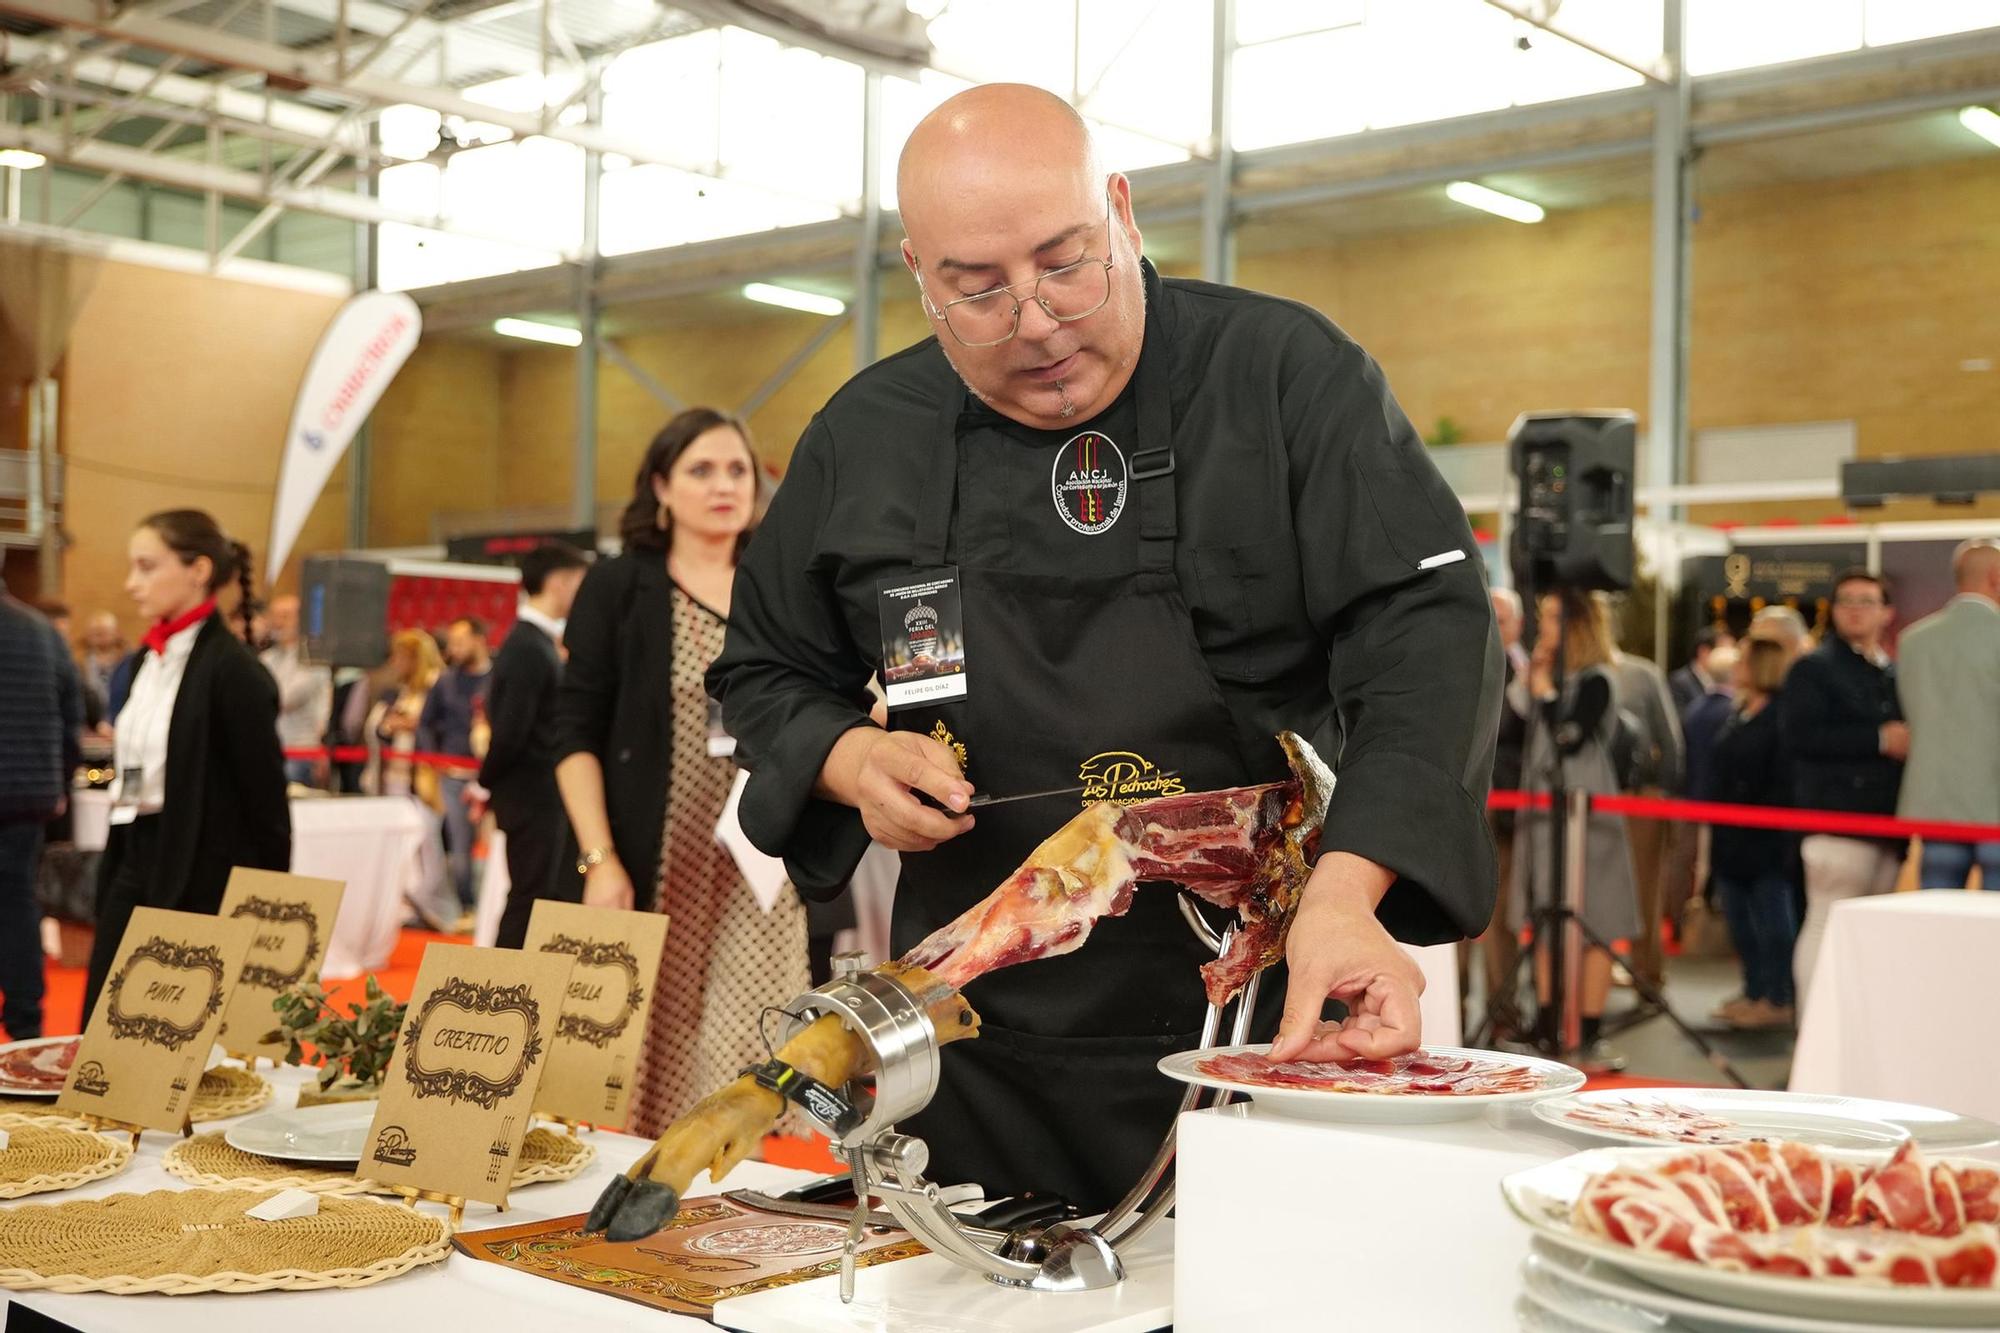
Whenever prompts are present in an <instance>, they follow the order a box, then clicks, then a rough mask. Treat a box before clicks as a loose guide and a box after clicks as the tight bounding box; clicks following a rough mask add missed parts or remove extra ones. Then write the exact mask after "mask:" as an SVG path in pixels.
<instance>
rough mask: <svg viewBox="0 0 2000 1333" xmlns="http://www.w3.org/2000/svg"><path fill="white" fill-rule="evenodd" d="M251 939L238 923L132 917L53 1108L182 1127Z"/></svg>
mask: <svg viewBox="0 0 2000 1333" xmlns="http://www.w3.org/2000/svg"><path fill="white" fill-rule="evenodd" d="M255 933H256V927H255V926H253V925H252V924H251V923H250V922H248V921H243V920H234V921H232V920H229V919H228V918H226V917H216V916H206V915H203V914H201V913H198V912H169V911H167V910H165V909H164V908H159V907H140V908H135V909H133V912H132V921H131V924H130V925H128V926H126V927H125V938H124V939H122V940H120V941H119V943H118V952H117V954H116V955H115V956H114V957H113V958H112V962H111V974H110V976H109V977H108V978H107V979H106V980H105V983H104V993H103V994H102V995H100V996H99V997H98V1000H97V1008H96V1009H95V1010H94V1011H92V1013H91V1015H90V1026H89V1027H88V1028H86V1029H85V1030H84V1034H83V1041H82V1042H81V1043H80V1044H79V1045H78V1046H77V1050H76V1063H75V1064H74V1065H72V1066H71V1067H70V1071H69V1079H68V1081H67V1082H65V1083H64V1084H63V1090H62V1095H61V1096H60V1097H58V1098H56V1106H57V1107H58V1108H59V1109H61V1110H64V1111H77V1112H80V1113H82V1114H85V1115H95V1116H102V1117H104V1118H105V1119H107V1120H116V1121H120V1122H122V1123H124V1124H128V1125H141V1126H144V1127H145V1128H147V1129H165V1130H178V1129H180V1128H181V1127H182V1126H184V1125H185V1124H186V1123H187V1114H188V1107H189V1106H190V1105H191V1104H192V1103H193V1101H194V1093H195V1089H196V1087H197V1086H199V1085H200V1083H201V1071H202V1070H203V1069H205V1068H207V1067H208V1053H209V1051H210V1049H211V1048H213V1046H214V1045H215V1034H216V1032H217V1031H218V1030H219V1029H220V1028H221V1026H222V1010H223V1007H224V1006H225V1005H226V1004H227V1003H228V1002H229V993H230V991H231V990H233V989H234V988H235V985H236V978H237V977H238V976H239V975H241V973H242V971H243V959H244V958H245V957H246V956H247V955H248V954H249V952H250V938H251V936H252V935H254V934H255Z"/></svg>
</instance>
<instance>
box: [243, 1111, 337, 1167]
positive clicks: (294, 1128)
mask: <svg viewBox="0 0 2000 1333" xmlns="http://www.w3.org/2000/svg"><path fill="white" fill-rule="evenodd" d="M374 1123H375V1103H374V1102H335V1103H332V1104H330V1105H327V1106H301V1107H298V1108H296V1109H294V1110H290V1111H266V1112H265V1113H264V1114H263V1115H253V1116H251V1117H250V1118H249V1119H248V1120H241V1121H238V1122H237V1123H236V1124H234V1125H231V1126H230V1127H229V1128H228V1129H226V1130H224V1131H223V1134H222V1140H223V1142H225V1143H227V1144H228V1145H229V1146H230V1147H232V1148H238V1149H241V1150H242V1151H244V1152H248V1153H256V1154H257V1155H258V1156H259V1157H270V1158H275V1159H276V1160H278V1161H280V1162H318V1163H320V1164H322V1165H328V1166H352V1165H354V1164H355V1163H357V1162H359V1161H360V1160H361V1149H362V1147H363V1146H364V1145H366V1144H367V1142H368V1127H369V1126H370V1125H372V1124H374Z"/></svg>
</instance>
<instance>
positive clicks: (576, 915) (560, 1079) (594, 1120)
mask: <svg viewBox="0 0 2000 1333" xmlns="http://www.w3.org/2000/svg"><path fill="white" fill-rule="evenodd" d="M666 942H667V918H666V917H664V916H662V915H660V914H659V913H658V912H620V911H613V910H611V909H609V908H602V907H585V906H584V905H583V904H582V903H564V902H556V901H554V900H553V899H548V898H544V899H542V900H541V901H539V902H537V903H536V904H535V911H534V915H532V916H530V917H529V918H528V936H527V940H526V942H525V943H524V944H523V945H522V948H523V950H524V951H525V952H527V953H550V954H562V955H565V956H567V957H571V958H574V959H575V960H576V970H575V971H574V972H571V973H570V974H569V987H568V989H567V991H566V992H565V993H564V996H563V1005H562V1017H561V1019H560V1020H559V1021H558V1022H557V1024H556V1038H555V1042H554V1043H553V1045H552V1046H551V1047H550V1050H549V1072H548V1073H547V1075H545V1076H544V1077H543V1079H542V1089H541V1091H540V1092H539V1093H537V1094H536V1095H535V1109H536V1110H537V1111H540V1112H541V1113H542V1114H543V1115H549V1116H555V1117H557V1118H558V1119H562V1120H575V1121H583V1122H587V1123H590V1124H602V1125H622V1124H624V1123H625V1116H626V1111H627V1109H628V1108H629V1107H630V1105H631V1101H632V1073H633V1069H634V1067H635V1066H636V1065H637V1064H638V1061H639V1048H640V1047H642V1046H644V1045H645V1043H646V1015H647V1014H649V1013H651V1012H652V1009H653V992H654V988H655V987H656V986H657V984H658V978H659V975H660V951H661V950H662V949H664V948H665V947H666Z"/></svg>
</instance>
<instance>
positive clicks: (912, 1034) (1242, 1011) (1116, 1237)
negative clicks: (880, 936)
mask: <svg viewBox="0 0 2000 1333" xmlns="http://www.w3.org/2000/svg"><path fill="white" fill-rule="evenodd" d="M1310 827H1314V828H1316V827H1317V821H1315V822H1314V824H1313V825H1311V826H1310ZM1287 836H1290V835H1289V834H1288V835H1287ZM1181 913H1182V915H1183V916H1185V917H1186V918H1187V920H1188V924H1189V925H1190V926H1191V927H1192V928H1193V929H1194V931H1195V933H1196V935H1197V936H1199V937H1200V938H1201V939H1202V940H1203V942H1204V943H1206V944H1208V945H1209V946H1210V947H1211V948H1213V949H1215V951H1216V953H1217V954H1218V955H1220V954H1221V953H1222V952H1223V951H1224V950H1226V949H1227V948H1228V945H1229V941H1230V938H1231V936H1232V935H1234V933H1235V925H1234V924H1233V923H1232V924H1231V925H1229V926H1228V927H1226V928H1224V930H1223V931H1222V932H1221V933H1220V934H1218V933H1217V932H1216V931H1215V930H1214V929H1213V928H1212V927H1210V926H1209V924H1208V922H1207V921H1205V920H1203V918H1202V916H1201V913H1200V912H1199V911H1198V910H1197V909H1196V908H1195V906H1194V904H1193V902H1192V901H1191V900H1190V899H1188V898H1187V897H1186V896H1183V897H1182V898H1181ZM836 970H837V972H838V975H836V976H835V977H834V979H833V980H832V981H829V982H827V983H826V984H825V985H823V986H818V987H815V988H814V989H812V990H809V991H807V992H806V993H805V994H803V995H801V996H799V997H798V998H797V999H796V1000H793V1001H792V1002H791V1003H790V1004H788V1005H786V1006H785V1010H786V1013H787V1017H788V1020H789V1024H790V1025H789V1026H788V1027H787V1028H786V1030H785V1037H786V1038H787V1039H789V1038H790V1037H791V1036H792V1035H793V1034H794V1033H796V1032H798V1031H799V1030H800V1029H802V1028H804V1027H805V1026H806V1025H807V1024H808V1023H810V1022H812V1021H813V1020H814V1019H816V1018H820V1017H822V1016H825V1015H831V1016H833V1017H835V1018H837V1019H839V1020H840V1022H841V1024H842V1026H844V1027H846V1028H847V1029H848V1030H849V1031H851V1032H853V1033H854V1035H855V1036H857V1037H859V1038H860V1039H861V1041H862V1043H863V1044H864V1045H865V1046H866V1047H867V1048H868V1053H869V1056H870V1057H871V1059H870V1061H869V1064H870V1065H871V1066H872V1067H873V1069H874V1071H875V1072H874V1079H873V1084H874V1086H873V1087H872V1088H871V1087H869V1086H868V1085H867V1084H866V1083H864V1082H863V1081H862V1080H859V1079H857V1080H854V1081H852V1082H850V1083H848V1084H847V1085H846V1086H845V1087H843V1088H841V1089H840V1090H839V1091H840V1093H841V1096H842V1097H843V1098H844V1099H845V1100H846V1102H847V1103H848V1105H849V1106H851V1107H853V1108H854V1109H855V1110H856V1111H858V1112H862V1113H863V1115H862V1119H861V1121H860V1123H858V1124H854V1125H853V1126H852V1127H851V1128H850V1129H848V1130H847V1132H846V1133H844V1134H843V1133H841V1132H840V1131H839V1130H838V1129H837V1128H836V1127H835V1126H834V1125H833V1124H832V1123H831V1122H830V1121H829V1120H828V1119H826V1118H822V1117H820V1116H818V1115H814V1116H813V1119H814V1120H815V1121H816V1122H817V1123H818V1124H819V1125H820V1127H821V1129H822V1130H824V1131H825V1132H826V1134H827V1135H828V1136H829V1137H830V1138H832V1139H833V1141H834V1145H835V1151H836V1152H837V1153H838V1154H839V1155H840V1156H841V1157H842V1158H844V1159H845V1160H846V1162H847V1165H848V1168H849V1170H850V1171H851V1172H852V1173H853V1174H852V1179H853V1181H854V1197H855V1205H854V1215H853V1219H852V1220H851V1221H850V1222H849V1223H848V1227H847V1238H846V1242H845V1244H844V1246H843V1248H842V1251H841V1259H840V1298H841V1300H843V1301H851V1300H853V1299H854V1271H855V1256H856V1254H857V1252H858V1250H859V1247H860V1244H861V1238H862V1234H863V1231H864V1229H865V1228H866V1227H867V1226H869V1225H871V1224H876V1225H879V1223H871V1218H875V1217H878V1216H879V1215H877V1214H872V1213H871V1211H870V1209H869V1198H870V1196H871V1195H872V1196H874V1197H877V1198H880V1199H881V1201H882V1203H883V1205H884V1206H885V1207H886V1208H887V1209H888V1211H889V1213H890V1214H892V1215H893V1216H894V1218H895V1220H896V1222H897V1223H899V1224H900V1225H902V1226H903V1227H904V1228H905V1229H906V1230H908V1231H909V1232H910V1234H911V1235H913V1236H915V1237H916V1238H917V1239H918V1240H920V1241H922V1242H923V1243H924V1244H925V1245H926V1246H928V1247H929V1248H930V1250H931V1252H932V1253H934V1254H941V1255H943V1256H945V1257H946V1258H947V1259H950V1260H951V1261H952V1262H953V1263H956V1264H958V1265H960V1266H961V1267H964V1268H969V1269H971V1270H972V1271H973V1272H975V1273H983V1274H984V1275H985V1276H986V1277H987V1278H988V1279H989V1280H991V1281H993V1282H997V1283H999V1284H1000V1285H1001V1286H1004V1287H1022V1288H1026V1289H1028V1290H1032V1291H1095V1290H1099V1289H1101V1288H1104V1287H1111V1286H1115V1285H1117V1284H1118V1283H1120V1282H1122V1281H1124V1279H1125V1264H1124V1262H1123V1261H1122V1260H1121V1259H1120V1258H1119V1257H1118V1251H1119V1247H1120V1246H1127V1247H1129V1246H1131V1245H1132V1244H1134V1243H1136V1242H1137V1241H1138V1239H1139V1237H1140V1236H1142V1235H1144V1234H1145V1233H1146V1231H1147V1230H1148V1229H1150V1228H1151V1226H1152V1224H1153V1223H1154V1222H1155V1221H1157V1220H1158V1219H1160V1218H1162V1217H1165V1216H1166V1214H1167V1212H1168V1210H1169V1209H1171V1208H1172V1207H1173V1202H1174V1182H1173V1181H1172V1180H1171V1179H1170V1178H1168V1171H1169V1168H1171V1167H1172V1165H1173V1160H1174V1130H1173V1127H1172V1126H1171V1125H1170V1126H1169V1127H1168V1129H1167V1134H1166V1138H1165V1139H1164V1140H1162V1142H1161V1144H1160V1148H1159V1151H1158V1152H1156V1153H1155V1154H1154V1155H1153V1160H1152V1162H1151V1163H1150V1164H1149V1165H1148V1166H1147V1168H1146V1170H1145V1172H1144V1173H1143V1174H1142V1175H1141V1176H1140V1178H1139V1180H1138V1182H1137V1183H1136V1184H1134V1185H1133V1187H1132V1189H1131V1191H1130V1192H1128V1193H1127V1194H1126V1195H1125V1197H1124V1198H1123V1199H1122V1200H1120V1201H1119V1203H1118V1204H1117V1205H1116V1206H1115V1207H1113V1208H1112V1209H1111V1211H1110V1212H1108V1213H1106V1214H1105V1215H1104V1216H1103V1217H1102V1218H1101V1219H1099V1220H1098V1221H1097V1222H1095V1223H1093V1224H1091V1225H1089V1226H1085V1225H1082V1224H1080V1223H1076V1222H1069V1221H1057V1222H1052V1223H1041V1224H1033V1225H1029V1226H1026V1227H1022V1228H1020V1229H1017V1230H1014V1231H1004V1232H1003V1231H997V1230H993V1229H991V1228H986V1227H980V1226H976V1225H973V1224H971V1223H968V1222H966V1221H965V1220H964V1219H962V1218H961V1217H959V1216H958V1215H957V1214H956V1213H954V1212H953V1211H952V1209H951V1208H950V1207H949V1206H947V1200H946V1194H945V1191H944V1190H942V1189H941V1188H940V1187H939V1186H938V1185H937V1184H936V1183H935V1182H933V1181H930V1180H927V1179H925V1177H924V1170H925V1168H926V1167H927V1166H929V1164H930V1148H929V1146H928V1145H927V1144H925V1143H924V1141H923V1140H922V1139H920V1138H916V1137H913V1136H912V1135H908V1134H899V1133H897V1132H896V1127H895V1126H896V1121H898V1120H900V1119H902V1118H903V1117H905V1116H910V1115H914V1114H916V1113H917V1112H918V1111H921V1110H922V1109H923V1108H924V1107H925V1106H927V1105H929V1104H930V1100H931V1098H932V1096H933V1095H935V1094H936V1092H937V1086H938V1057H939V1055H940V1048H939V1044H938V1041H937V1034H936V1032H935V1030H934V1029H933V1028H932V1025H931V1020H930V1017H929V1015H928V1014H926V1013H925V1012H924V1008H923V1006H922V1005H921V1004H919V1003H918V1002H917V1001H916V999H915V998H914V997H913V996H911V994H910V992H909V991H907V990H905V989H904V988H903V987H902V986H900V985H899V984H897V983H896V982H895V981H894V980H892V979H890V978H889V977H886V976H882V975H881V974H879V973H875V972H866V971H862V970H861V968H860V966H859V958H858V956H852V955H850V956H848V957H844V958H842V959H839V960H837V961H836ZM1258 981H1259V978H1258V977H1255V976H1253V977H1251V978H1250V980H1249V981H1248V982H1247V983H1245V985H1244V987H1243V990H1242V992H1241V993H1240V994H1239V995H1238V996H1237V997H1236V999H1235V1000H1234V1001H1233V1003H1234V1005H1235V1016H1234V1020H1233V1022H1232V1024H1231V1030H1230V1042H1231V1044H1236V1045H1240V1044H1241V1043H1242V1042H1243V1041H1244V1040H1245V1038H1246V1037H1247V1035H1248V1031H1249V1027H1250V1015H1251V1013H1252V1012H1253V1011H1254V1010H1255V1008H1256V1004H1257V983H1258ZM1222 1015H1223V1009H1222V1007H1220V1006H1217V1005H1214V1004H1211V1005H1209V1006H1208V1013H1207V1016H1206V1018H1205V1019H1204V1020H1203V1022H1202V1029H1201V1049H1207V1048H1209V1047H1212V1046H1214V1045H1215V1039H1216V1036H1217V1034H1218V1033H1219V1032H1220V1031H1221V1030H1222ZM1205 1091H1207V1090H1206V1089H1204V1088H1201V1087H1199V1086H1197V1085H1190V1086H1189V1088H1188V1090H1187V1092H1186V1093H1185V1094H1184V1095H1183V1096H1182V1098H1181V1106H1180V1110H1181V1111H1182V1112H1187V1111H1191V1110H1194V1109H1195V1106H1196V1104H1197V1102H1198V1101H1199V1099H1200V1098H1201V1096H1202V1094H1203V1093H1204V1092H1205ZM1228 1095H1229V1094H1227V1093H1224V1094H1222V1097H1223V1098H1224V1099H1225V1100H1226V1099H1227V1097H1228ZM807 1110H808V1113H809V1114H810V1113H811V1108H810V1107H808V1108H807ZM1147 1204H1150V1206H1146V1207H1142V1205H1147Z"/></svg>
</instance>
